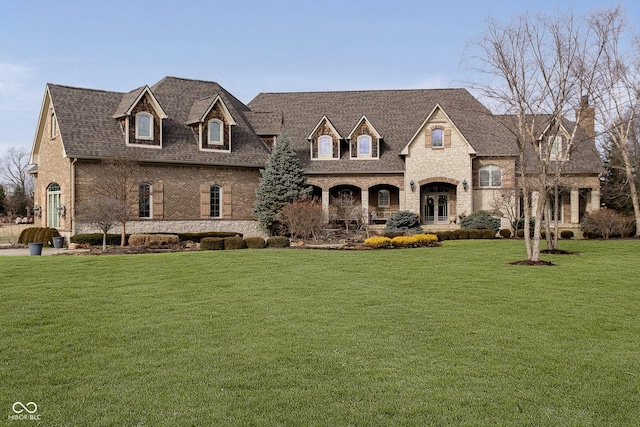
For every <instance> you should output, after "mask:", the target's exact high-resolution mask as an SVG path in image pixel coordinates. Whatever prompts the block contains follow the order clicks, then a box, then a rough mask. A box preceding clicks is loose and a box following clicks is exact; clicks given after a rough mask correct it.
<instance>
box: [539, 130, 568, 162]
mask: <svg viewBox="0 0 640 427" xmlns="http://www.w3.org/2000/svg"><path fill="white" fill-rule="evenodd" d="M569 138H570V136H569V131H567V129H566V128H565V127H564V125H563V124H562V123H559V122H556V121H555V120H554V121H552V122H551V123H549V124H548V125H547V127H546V128H545V129H544V131H543V132H542V134H541V135H540V136H539V137H538V141H540V147H539V148H540V159H542V160H545V159H548V160H550V161H562V160H569V151H568V142H569Z"/></svg>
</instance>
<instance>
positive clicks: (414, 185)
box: [409, 180, 416, 191]
mask: <svg viewBox="0 0 640 427" xmlns="http://www.w3.org/2000/svg"><path fill="white" fill-rule="evenodd" d="M409 186H410V187H411V191H416V183H415V182H413V180H411V181H409Z"/></svg>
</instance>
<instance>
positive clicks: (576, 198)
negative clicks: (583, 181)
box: [571, 188, 580, 224]
mask: <svg viewBox="0 0 640 427" xmlns="http://www.w3.org/2000/svg"><path fill="white" fill-rule="evenodd" d="M579 223H580V191H579V190H578V189H577V188H572V189H571V224H579Z"/></svg>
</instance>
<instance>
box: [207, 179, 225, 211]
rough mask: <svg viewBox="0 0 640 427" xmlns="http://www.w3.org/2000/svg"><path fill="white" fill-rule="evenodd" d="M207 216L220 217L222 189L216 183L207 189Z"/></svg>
mask: <svg viewBox="0 0 640 427" xmlns="http://www.w3.org/2000/svg"><path fill="white" fill-rule="evenodd" d="M209 196H210V197H209V216H210V217H212V218H220V217H221V216H222V215H221V214H222V209H221V206H222V191H221V188H220V187H219V186H218V185H212V186H211V188H210V189H209Z"/></svg>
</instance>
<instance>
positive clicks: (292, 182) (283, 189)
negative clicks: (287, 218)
mask: <svg viewBox="0 0 640 427" xmlns="http://www.w3.org/2000/svg"><path fill="white" fill-rule="evenodd" d="M260 173H261V174H262V178H261V179H260V184H259V186H258V189H257V190H256V202H255V204H254V206H253V210H252V213H253V215H254V216H255V218H256V219H257V220H258V221H259V222H260V224H262V226H263V227H265V228H267V229H268V230H269V231H270V232H271V230H272V226H273V222H274V219H275V217H276V215H277V214H278V212H279V211H280V209H282V207H283V206H284V205H285V204H287V203H290V202H292V201H294V200H296V199H298V198H299V197H302V196H304V195H307V194H309V193H310V192H311V187H308V186H307V179H306V177H305V176H304V170H303V169H302V166H301V165H300V159H299V158H298V154H297V153H296V151H295V149H294V148H293V146H292V145H291V143H290V142H289V138H288V137H287V135H286V133H285V132H284V131H283V132H282V133H281V134H280V136H278V138H277V139H276V143H275V147H274V148H273V151H272V152H271V154H270V155H269V158H268V159H267V165H266V167H265V168H264V170H260Z"/></svg>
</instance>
